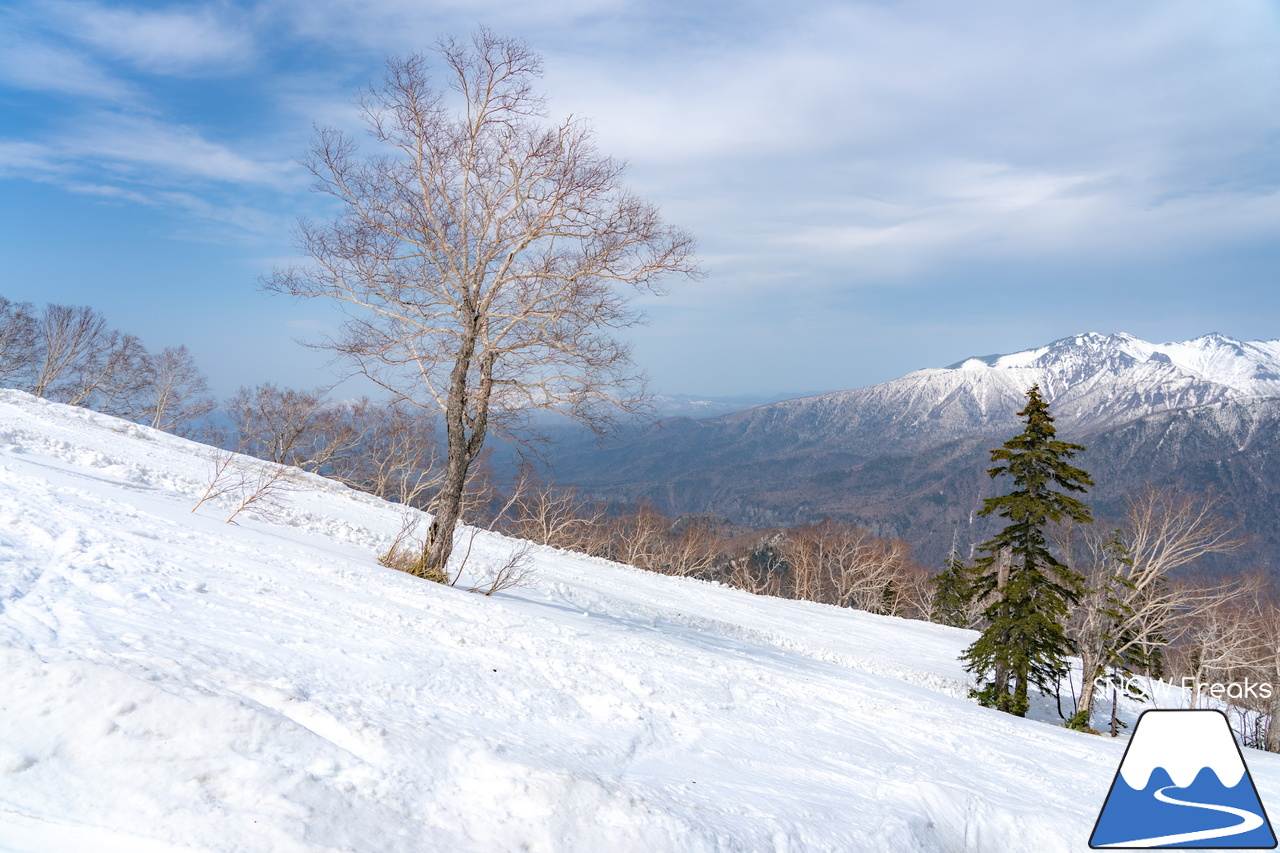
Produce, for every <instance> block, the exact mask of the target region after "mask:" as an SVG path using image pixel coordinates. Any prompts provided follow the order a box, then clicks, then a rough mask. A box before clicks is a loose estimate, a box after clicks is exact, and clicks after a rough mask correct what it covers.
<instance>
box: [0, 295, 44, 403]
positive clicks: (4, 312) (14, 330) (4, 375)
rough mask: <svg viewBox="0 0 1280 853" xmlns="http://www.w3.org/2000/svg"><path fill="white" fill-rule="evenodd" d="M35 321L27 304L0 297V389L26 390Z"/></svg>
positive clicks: (30, 375) (30, 373)
mask: <svg viewBox="0 0 1280 853" xmlns="http://www.w3.org/2000/svg"><path fill="white" fill-rule="evenodd" d="M36 353H37V348H36V318H35V314H34V312H33V310H32V307H31V303H30V302H10V301H9V300H8V299H5V298H4V297H3V296H0V386H3V387H5V388H21V389H24V390H25V389H27V388H29V387H30V386H31V381H32V378H33V373H34V371H35V366H36Z"/></svg>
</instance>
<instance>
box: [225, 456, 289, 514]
mask: <svg viewBox="0 0 1280 853" xmlns="http://www.w3.org/2000/svg"><path fill="white" fill-rule="evenodd" d="M294 470H295V469H291V468H290V467H289V466H287V465H280V464H278V463H274V462H272V463H267V464H259V465H256V466H254V470H251V471H248V472H246V477H245V480H244V487H243V488H242V489H241V490H240V493H239V496H238V497H239V498H240V505H239V506H237V507H236V508H235V510H234V511H233V512H232V513H231V515H229V516H227V523H228V524H234V523H236V522H235V518H236V516H237V515H239V514H240V513H242V512H245V511H246V510H247V511H249V512H250V513H252V514H253V515H256V516H258V517H259V518H262V519H267V520H270V519H276V518H279V517H280V515H281V513H282V512H283V511H284V508H285V502H284V499H285V495H287V494H289V493H290V492H292V491H293V490H294V489H295V488H297V487H296V485H295V483H294V481H293V471H294Z"/></svg>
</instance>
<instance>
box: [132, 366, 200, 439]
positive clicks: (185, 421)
mask: <svg viewBox="0 0 1280 853" xmlns="http://www.w3.org/2000/svg"><path fill="white" fill-rule="evenodd" d="M144 376H145V383H144V385H143V388H142V392H141V396H142V405H141V411H140V416H141V417H142V418H143V419H144V420H145V421H146V422H147V423H148V424H149V425H150V426H153V427H155V428H156V429H162V430H165V431H166V432H180V431H182V430H184V429H186V428H187V427H188V426H189V425H190V424H191V423H193V422H195V421H199V420H201V419H202V418H204V417H205V416H206V415H208V414H209V413H210V412H212V411H213V410H214V409H215V408H216V407H217V402H216V401H215V400H214V398H213V395H212V394H210V392H209V380H208V379H206V378H205V375H204V373H203V372H202V371H201V370H200V368H199V367H198V366H197V365H196V362H195V359H194V358H192V356H191V352H190V351H189V350H188V349H187V348H186V347H185V346H179V347H165V348H164V349H163V350H161V351H160V352H159V353H154V354H152V355H150V356H149V357H148V358H147V361H146V370H145V374H144Z"/></svg>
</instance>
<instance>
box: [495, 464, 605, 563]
mask: <svg viewBox="0 0 1280 853" xmlns="http://www.w3.org/2000/svg"><path fill="white" fill-rule="evenodd" d="M517 491H518V492H519V493H520V499H519V500H518V501H516V503H515V506H514V512H513V518H512V521H511V524H510V525H509V527H510V529H511V532H512V533H513V534H514V535H515V536H518V537H519V538H521V539H528V540H529V541H531V542H536V543H538V544H539V545H550V546H551V547H553V548H564V549H566V550H573V551H582V552H584V553H585V552H587V551H588V549H589V547H590V540H591V535H590V533H591V529H592V528H594V527H596V526H598V525H599V524H600V522H601V520H602V519H603V517H604V512H603V510H602V509H600V508H599V507H598V506H594V505H591V504H588V503H587V502H586V501H584V500H583V499H582V498H580V497H579V496H578V492H577V490H576V489H573V488H563V489H562V488H557V487H555V486H554V485H552V484H550V483H539V482H536V481H534V480H533V479H532V477H531V476H529V475H528V474H526V476H524V477H522V479H521V482H520V484H519V485H518V487H517Z"/></svg>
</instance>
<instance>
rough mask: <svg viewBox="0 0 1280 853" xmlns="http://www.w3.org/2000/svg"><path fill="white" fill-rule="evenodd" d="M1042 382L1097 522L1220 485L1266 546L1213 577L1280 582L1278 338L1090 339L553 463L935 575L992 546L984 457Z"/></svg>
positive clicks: (690, 427) (607, 495)
mask: <svg viewBox="0 0 1280 853" xmlns="http://www.w3.org/2000/svg"><path fill="white" fill-rule="evenodd" d="M1033 384H1039V385H1040V387H1041V389H1042V390H1043V391H1044V392H1045V394H1046V396H1047V397H1048V399H1049V400H1050V401H1051V404H1052V406H1053V411H1054V414H1055V416H1056V418H1057V426H1058V430H1059V435H1060V436H1061V437H1064V438H1067V439H1069V440H1072V441H1077V442H1079V443H1081V444H1083V445H1085V446H1086V447H1087V448H1088V450H1087V451H1086V453H1085V454H1083V456H1082V457H1081V458H1080V460H1079V461H1080V463H1081V464H1082V466H1083V467H1085V468H1086V470H1088V471H1089V472H1090V473H1091V474H1092V475H1093V477H1094V480H1095V481H1096V482H1097V487H1096V488H1095V489H1094V490H1093V491H1092V492H1091V494H1090V495H1089V498H1088V499H1089V501H1090V503H1091V504H1092V505H1093V506H1094V507H1095V510H1096V514H1097V515H1099V516H1100V517H1105V515H1107V514H1108V513H1110V512H1114V511H1116V510H1117V509H1118V506H1119V502H1120V499H1121V495H1122V494H1123V492H1125V491H1126V490H1132V489H1138V488H1141V487H1142V486H1143V485H1145V484H1148V483H1151V484H1156V485H1162V486H1173V485H1174V484H1179V483H1181V484H1182V487H1183V488H1186V489H1190V490H1196V491H1200V490H1204V489H1206V488H1214V489H1216V490H1218V491H1220V492H1222V493H1223V494H1224V496H1225V497H1226V499H1227V501H1226V508H1227V510H1228V511H1229V512H1230V513H1233V514H1234V515H1236V516H1238V517H1239V519H1240V521H1241V524H1242V527H1243V528H1244V529H1245V530H1246V531H1247V532H1249V533H1250V534H1251V535H1252V537H1253V538H1252V541H1251V543H1250V545H1249V546H1248V547H1247V548H1246V549H1245V550H1244V551H1242V552H1240V553H1238V554H1236V555H1232V556H1230V557H1226V558H1220V559H1219V560H1218V562H1217V563H1215V564H1212V565H1209V566H1207V567H1206V568H1209V569H1212V570H1217V571H1239V570H1245V569H1248V568H1250V567H1255V566H1256V567H1259V568H1264V569H1266V570H1268V571H1280V560H1278V559H1277V557H1276V556H1275V555H1276V553H1277V550H1276V545H1277V541H1276V530H1277V529H1278V527H1280V461H1278V457H1277V453H1276V450H1277V444H1278V443H1280V341H1256V342H1248V343H1245V342H1240V341H1236V340H1233V339H1231V338H1227V337H1224V336H1222V335H1206V336H1204V337H1201V338H1197V339H1194V340H1191V341H1185V342H1177V343H1166V344H1152V343H1149V342H1146V341H1143V340H1141V339H1138V338H1135V337H1133V336H1131V335H1125V334H1116V335H1100V334H1092V333H1091V334H1081V335H1075V336H1072V337H1069V338H1063V339H1061V340H1058V341H1054V342H1052V343H1050V344H1047V345H1045V346H1042V347H1038V348H1036V349H1032V350H1027V351H1024V352H1020V353H1014V354H1010V355H991V356H982V357H975V358H968V359H964V360H962V361H959V362H957V363H955V364H953V365H951V366H949V367H945V368H936V369H926V370H919V371H915V372H913V373H910V374H907V375H906V376H903V377H901V378H899V379H895V380H892V381H890V382H885V383H882V384H879V385H873V386H869V387H866V388H859V389H854V390H849V391H838V392H834V393H829V394H821V395H816V396H811V397H804V398H800V399H792V400H785V401H781V402H777V403H771V404H767V405H762V406H757V407H755V408H751V409H748V410H745V411H738V412H734V413H730V414H725V415H720V416H717V417H703V418H690V417H670V418H666V419H664V420H662V421H661V422H660V424H659V425H657V426H654V427H651V428H647V429H643V430H633V431H631V432H630V433H628V434H626V435H625V436H624V437H623V438H622V439H621V440H618V441H615V442H611V443H609V444H606V445H603V446H600V445H597V444H596V443H595V442H594V441H593V440H589V439H586V438H583V437H581V436H578V437H576V438H574V437H569V438H566V439H565V440H564V441H562V442H561V444H560V446H559V447H558V449H557V450H556V451H555V453H554V470H555V479H556V480H557V481H559V482H561V483H566V484H573V485H576V486H577V487H579V488H580V489H582V490H583V491H584V492H586V493H587V494H589V495H590V496H592V497H594V498H597V499H602V500H609V501H621V502H638V501H652V502H653V503H654V504H655V505H656V506H657V507H658V508H659V509H662V510H663V511H665V512H668V513H673V514H682V513H695V512H697V513H704V512H711V513H716V514H720V515H723V516H725V517H726V518H727V519H728V520H730V521H732V522H734V523H737V524H743V525H749V526H753V527H767V526H773V525H793V524H799V523H804V522H809V521H816V520H819V519H821V518H824V517H828V516H830V517H833V518H836V519H838V520H846V521H853V522H857V523H861V524H866V525H867V526H869V527H871V528H872V529H873V530H874V531H876V532H877V533H880V534H882V535H894V536H900V537H902V538H903V539H905V540H906V541H907V542H908V543H909V544H911V546H912V549H913V552H914V554H915V556H916V558H917V559H918V560H920V561H921V562H923V563H924V564H925V565H930V566H935V565H937V564H939V563H940V562H941V560H942V559H943V557H945V555H946V553H947V551H948V550H949V549H950V548H951V547H952V544H953V543H955V544H956V545H957V546H958V547H959V548H960V549H961V550H962V551H966V552H967V550H968V548H969V547H970V545H971V543H974V542H980V541H982V540H984V539H985V538H987V536H988V535H989V534H990V528H989V527H988V526H987V525H986V524H985V523H984V521H983V520H982V519H978V518H975V517H973V512H974V511H976V510H977V509H978V508H979V507H980V506H981V502H982V498H984V497H988V496H990V495H992V494H995V493H996V490H997V489H998V488H999V487H1000V484H999V483H995V482H993V481H991V480H990V478H989V477H988V476H987V475H986V473H985V470H986V468H987V467H989V461H988V460H989V455H988V451H989V449H990V448H992V447H996V446H998V445H999V444H1000V442H1002V441H1004V440H1005V439H1007V438H1009V437H1010V436H1012V435H1013V434H1014V433H1015V432H1016V431H1017V429H1018V419H1017V415H1016V413H1017V411H1018V410H1019V409H1020V408H1021V407H1022V404H1023V395H1024V392H1025V391H1026V389H1027V388H1029V387H1030V386H1031V385H1033Z"/></svg>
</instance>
